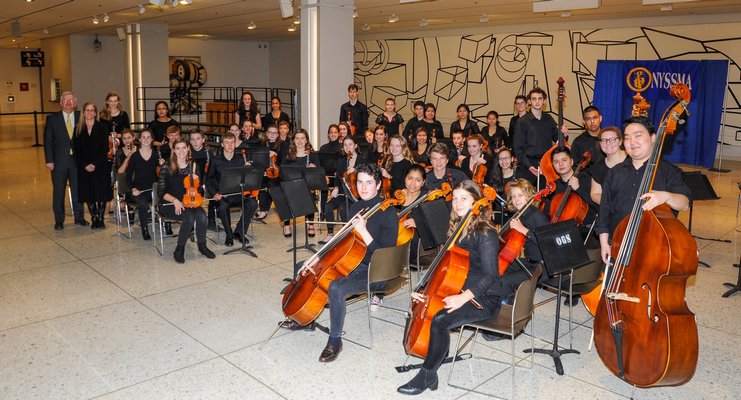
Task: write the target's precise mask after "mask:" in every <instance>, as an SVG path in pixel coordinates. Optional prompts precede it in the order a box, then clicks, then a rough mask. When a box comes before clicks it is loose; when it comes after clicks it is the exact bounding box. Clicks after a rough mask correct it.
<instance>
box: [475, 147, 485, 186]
mask: <svg viewBox="0 0 741 400" xmlns="http://www.w3.org/2000/svg"><path fill="white" fill-rule="evenodd" d="M482 157H484V155H483V154H479V159H480V158H482ZM487 172H488V169H487V168H486V166H485V165H484V164H482V163H480V162H479V161H478V160H477V161H476V166H474V167H473V171H472V175H473V176H472V177H471V179H472V180H473V181H474V182H476V184H477V185H479V187H484V184H485V183H486V173H487Z"/></svg>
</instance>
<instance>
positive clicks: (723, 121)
mask: <svg viewBox="0 0 741 400" xmlns="http://www.w3.org/2000/svg"><path fill="white" fill-rule="evenodd" d="M730 72H731V60H728V72H726V89H725V90H724V91H723V118H722V119H721V123H720V134H719V135H718V137H719V140H718V143H720V154H719V155H718V168H715V167H713V168H710V169H708V171H712V172H720V173H726V172H730V171H731V170H730V169H727V168H723V145H724V144H726V143H725V142H723V133H724V132H725V130H726V114H727V112H726V100H727V99H726V98H727V97H728V74H729V73H730Z"/></svg>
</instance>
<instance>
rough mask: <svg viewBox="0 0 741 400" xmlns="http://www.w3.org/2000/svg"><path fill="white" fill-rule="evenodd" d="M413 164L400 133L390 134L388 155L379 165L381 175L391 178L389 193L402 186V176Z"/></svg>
mask: <svg viewBox="0 0 741 400" xmlns="http://www.w3.org/2000/svg"><path fill="white" fill-rule="evenodd" d="M412 164H414V160H413V159H412V152H411V151H410V150H409V147H408V146H407V141H406V140H404V137H403V136H401V135H394V136H391V139H389V156H388V157H386V162H385V163H383V164H382V165H381V175H382V176H383V177H384V178H386V179H391V195H392V196H393V195H394V193H395V192H396V191H397V190H399V189H403V188H404V177H405V176H406V173H407V169H409V167H411V166H412Z"/></svg>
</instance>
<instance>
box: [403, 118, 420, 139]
mask: <svg viewBox="0 0 741 400" xmlns="http://www.w3.org/2000/svg"><path fill="white" fill-rule="evenodd" d="M420 122H422V120H421V119H418V118H417V117H416V116H415V117H413V118H412V119H410V120H409V122H407V124H406V126H404V132H402V134H403V135H404V138H406V140H407V141H408V142H409V145H410V146H411V145H412V142H413V141H414V132H415V131H417V128H419V127H420V126H421V125H420Z"/></svg>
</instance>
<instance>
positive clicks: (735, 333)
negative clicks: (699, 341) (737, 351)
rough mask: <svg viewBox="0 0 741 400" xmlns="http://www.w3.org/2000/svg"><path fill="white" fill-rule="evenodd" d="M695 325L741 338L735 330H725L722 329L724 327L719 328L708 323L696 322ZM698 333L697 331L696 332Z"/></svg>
mask: <svg viewBox="0 0 741 400" xmlns="http://www.w3.org/2000/svg"><path fill="white" fill-rule="evenodd" d="M697 326H698V327H699V326H701V327H703V328H705V329H708V330H712V331H716V332H720V333H724V334H726V335H731V336H735V337H739V338H741V334H740V333H739V332H738V331H736V332H732V331H727V330H724V329H720V328H717V327H713V326H709V325H705V324H697ZM698 335H699V333H698Z"/></svg>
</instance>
